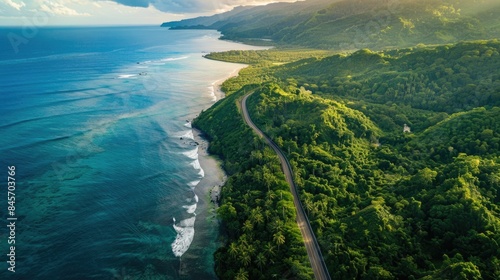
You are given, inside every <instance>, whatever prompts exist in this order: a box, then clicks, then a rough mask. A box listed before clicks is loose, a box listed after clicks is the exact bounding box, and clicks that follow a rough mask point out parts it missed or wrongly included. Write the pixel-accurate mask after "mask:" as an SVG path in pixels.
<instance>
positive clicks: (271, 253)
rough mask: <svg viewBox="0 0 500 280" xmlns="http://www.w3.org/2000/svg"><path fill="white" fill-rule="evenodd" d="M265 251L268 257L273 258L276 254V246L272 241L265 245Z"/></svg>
mask: <svg viewBox="0 0 500 280" xmlns="http://www.w3.org/2000/svg"><path fill="white" fill-rule="evenodd" d="M264 253H266V255H267V257H268V258H270V259H271V261H272V258H273V257H274V256H275V255H276V252H274V246H273V244H271V243H267V244H266V245H264Z"/></svg>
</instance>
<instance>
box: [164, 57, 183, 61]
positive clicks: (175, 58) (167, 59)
mask: <svg viewBox="0 0 500 280" xmlns="http://www.w3.org/2000/svg"><path fill="white" fill-rule="evenodd" d="M188 57H189V56H181V57H168V58H164V59H161V60H160V61H174V60H182V59H186V58H188Z"/></svg>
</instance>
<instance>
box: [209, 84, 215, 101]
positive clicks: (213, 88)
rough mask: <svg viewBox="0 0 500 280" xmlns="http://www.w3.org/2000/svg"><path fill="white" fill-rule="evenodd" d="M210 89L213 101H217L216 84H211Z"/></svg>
mask: <svg viewBox="0 0 500 280" xmlns="http://www.w3.org/2000/svg"><path fill="white" fill-rule="evenodd" d="M208 89H209V90H210V96H211V97H212V101H214V102H215V101H217V96H215V86H214V85H212V86H209V87H208Z"/></svg>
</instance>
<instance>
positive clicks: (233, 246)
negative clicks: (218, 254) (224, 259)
mask: <svg viewBox="0 0 500 280" xmlns="http://www.w3.org/2000/svg"><path fill="white" fill-rule="evenodd" d="M238 251H239V249H238V245H236V242H233V243H231V245H229V249H228V250H227V252H228V253H229V255H230V256H231V257H233V258H235V257H236V256H238V253H239V252H238Z"/></svg>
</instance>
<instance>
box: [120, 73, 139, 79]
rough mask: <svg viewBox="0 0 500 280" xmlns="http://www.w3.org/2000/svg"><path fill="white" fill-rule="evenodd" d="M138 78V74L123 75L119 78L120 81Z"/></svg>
mask: <svg viewBox="0 0 500 280" xmlns="http://www.w3.org/2000/svg"><path fill="white" fill-rule="evenodd" d="M135 76H137V75H136V74H122V75H119V76H118V79H128V78H133V77H135Z"/></svg>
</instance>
